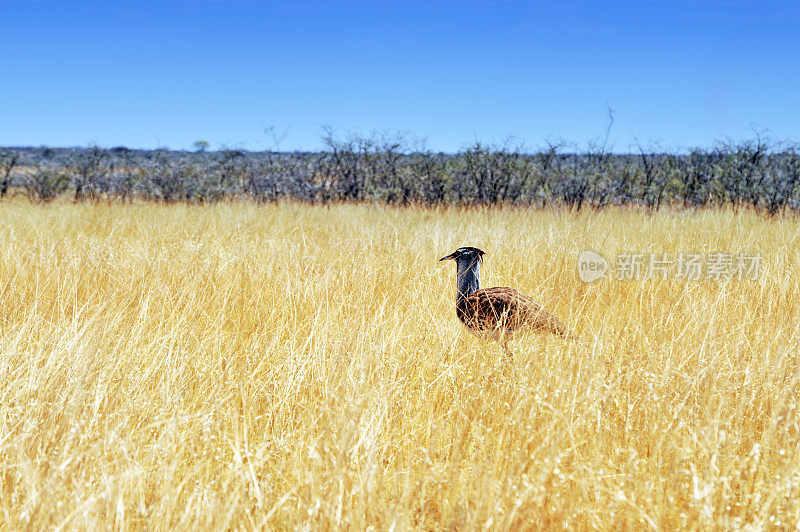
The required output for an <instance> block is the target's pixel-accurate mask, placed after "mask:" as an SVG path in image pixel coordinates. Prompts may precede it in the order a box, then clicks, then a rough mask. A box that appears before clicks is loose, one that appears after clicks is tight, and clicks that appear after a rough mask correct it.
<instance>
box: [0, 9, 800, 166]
mask: <svg viewBox="0 0 800 532" xmlns="http://www.w3.org/2000/svg"><path fill="white" fill-rule="evenodd" d="M799 5H800V3H798V2H790V1H780V2H778V1H769V0H767V1H763V2H740V1H729V2H701V1H683V0H676V1H669V2H667V1H665V2H660V1H658V2H656V1H647V0H640V1H636V2H599V1H586V2H583V1H572V0H566V1H559V2H509V1H499V2H494V3H490V2H471V1H460V2H424V1H419V2H417V1H406V2H396V3H390V2H383V1H371V2H368V1H364V2H326V1H302V0H301V1H298V2H291V1H277V2H257V1H249V0H227V1H221V0H219V1H218V0H195V1H170V0H163V1H161V2H150V1H142V2H135V3H134V2H124V1H117V2H106V1H104V2H100V1H95V2H91V1H74V2H69V1H63V0H62V1H53V0H16V1H6V0H0V12H2V19H3V24H2V28H1V29H0V43H1V44H0V46H2V50H3V53H2V55H1V56H0V57H2V58H3V59H2V62H0V65H2V69H3V75H2V77H3V82H2V84H0V104H2V112H1V113H0V145H17V146H21V145H34V146H36V145H42V144H46V145H51V146H68V145H86V144H89V143H97V144H100V145H102V146H116V145H127V146H130V147H156V146H168V147H171V148H187V147H190V146H191V144H192V143H193V142H194V141H196V140H200V139H203V140H207V141H208V142H210V143H211V145H212V147H218V146H220V145H226V146H233V147H241V148H247V149H269V148H272V146H273V140H272V138H271V136H270V135H268V134H265V132H264V130H265V128H268V127H270V126H273V127H274V128H275V130H276V131H279V132H284V131H285V132H287V135H286V137H285V139H284V140H283V141H282V143H281V144H280V148H281V149H284V150H292V149H317V148H319V147H320V146H321V142H320V136H321V134H322V131H323V128H324V127H325V126H331V127H333V128H334V129H335V130H337V131H341V132H344V131H357V132H361V133H370V132H373V131H387V130H391V131H402V132H408V133H410V134H411V135H415V136H417V137H421V138H425V139H426V140H427V144H428V146H429V147H430V148H432V149H436V150H443V151H455V150H458V149H460V148H462V147H463V146H464V145H465V144H467V143H469V142H472V141H474V140H475V139H476V138H477V139H480V140H483V141H488V142H498V141H501V140H503V139H504V138H506V137H508V136H513V137H514V138H515V139H517V140H518V141H520V142H524V143H525V144H526V145H527V146H529V147H536V146H538V145H541V144H542V143H543V142H544V141H545V139H554V140H557V139H564V140H567V141H570V142H577V143H579V144H584V145H585V143H587V142H589V141H591V140H592V139H596V138H598V137H599V136H600V135H601V134H602V132H603V129H604V127H605V124H606V121H607V108H608V107H610V108H611V109H613V111H614V115H615V123H614V128H613V130H612V133H611V140H612V141H613V143H614V147H615V150H616V151H626V150H628V149H630V148H631V146H632V145H633V144H634V143H635V142H636V141H637V140H639V141H641V142H643V143H652V142H657V143H660V144H661V145H662V146H663V147H665V148H668V149H674V148H687V147H691V146H709V145H712V144H713V143H714V142H716V141H719V140H722V139H726V138H731V139H741V138H745V137H750V136H752V134H753V131H768V132H769V134H770V135H772V136H773V137H775V138H780V139H789V140H792V141H800V31H798V28H800V7H798V6H799Z"/></svg>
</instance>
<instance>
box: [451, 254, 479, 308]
mask: <svg viewBox="0 0 800 532" xmlns="http://www.w3.org/2000/svg"><path fill="white" fill-rule="evenodd" d="M480 287H481V280H480V261H478V260H475V259H471V260H468V261H458V265H457V269H456V302H457V303H458V302H460V301H462V300H463V299H464V298H466V297H467V296H468V295H470V294H471V293H473V292H474V291H476V290H478V289H479V288H480Z"/></svg>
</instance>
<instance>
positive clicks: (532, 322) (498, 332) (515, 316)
mask: <svg viewBox="0 0 800 532" xmlns="http://www.w3.org/2000/svg"><path fill="white" fill-rule="evenodd" d="M482 256H483V251H481V250H479V249H477V248H472V247H463V248H458V249H457V250H456V251H455V252H454V253H452V254H451V255H448V256H447V257H443V258H442V259H441V260H455V261H456V264H457V287H456V315H457V316H458V319H459V320H461V323H463V324H464V326H465V327H466V328H467V330H468V331H469V332H470V333H472V334H474V335H475V336H477V337H480V338H489V339H492V340H496V341H498V342H500V343H502V345H503V349H504V350H505V351H506V352H509V350H508V341H509V340H513V339H514V338H515V337H516V336H517V335H519V334H523V333H526V332H543V333H549V334H553V335H555V336H560V337H562V338H575V335H574V334H573V333H571V332H570V330H569V329H568V328H567V326H566V325H564V323H563V322H562V321H561V320H559V319H558V318H557V317H556V316H554V315H553V314H551V313H550V312H548V311H546V310H545V309H543V308H542V307H541V305H539V303H537V302H536V301H535V300H534V299H533V298H531V297H530V296H528V295H526V294H523V293H522V292H519V291H518V290H514V289H513V288H507V287H495V288H485V289H484V288H480V280H479V275H480V274H479V271H480V263H481V262H482Z"/></svg>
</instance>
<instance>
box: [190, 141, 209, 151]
mask: <svg viewBox="0 0 800 532" xmlns="http://www.w3.org/2000/svg"><path fill="white" fill-rule="evenodd" d="M192 146H194V149H195V150H197V151H199V152H200V153H204V152H205V151H206V150H207V149H208V147H209V146H211V144H209V143H208V141H205V140H196V141H195V142H194V144H192Z"/></svg>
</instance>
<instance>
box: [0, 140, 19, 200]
mask: <svg viewBox="0 0 800 532" xmlns="http://www.w3.org/2000/svg"><path fill="white" fill-rule="evenodd" d="M18 162H19V152H16V151H13V150H0V173H2V174H3V181H2V182H0V197H5V196H6V194H8V187H9V186H10V185H11V171H12V170H14V167H15V166H16V165H17V163H18Z"/></svg>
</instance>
